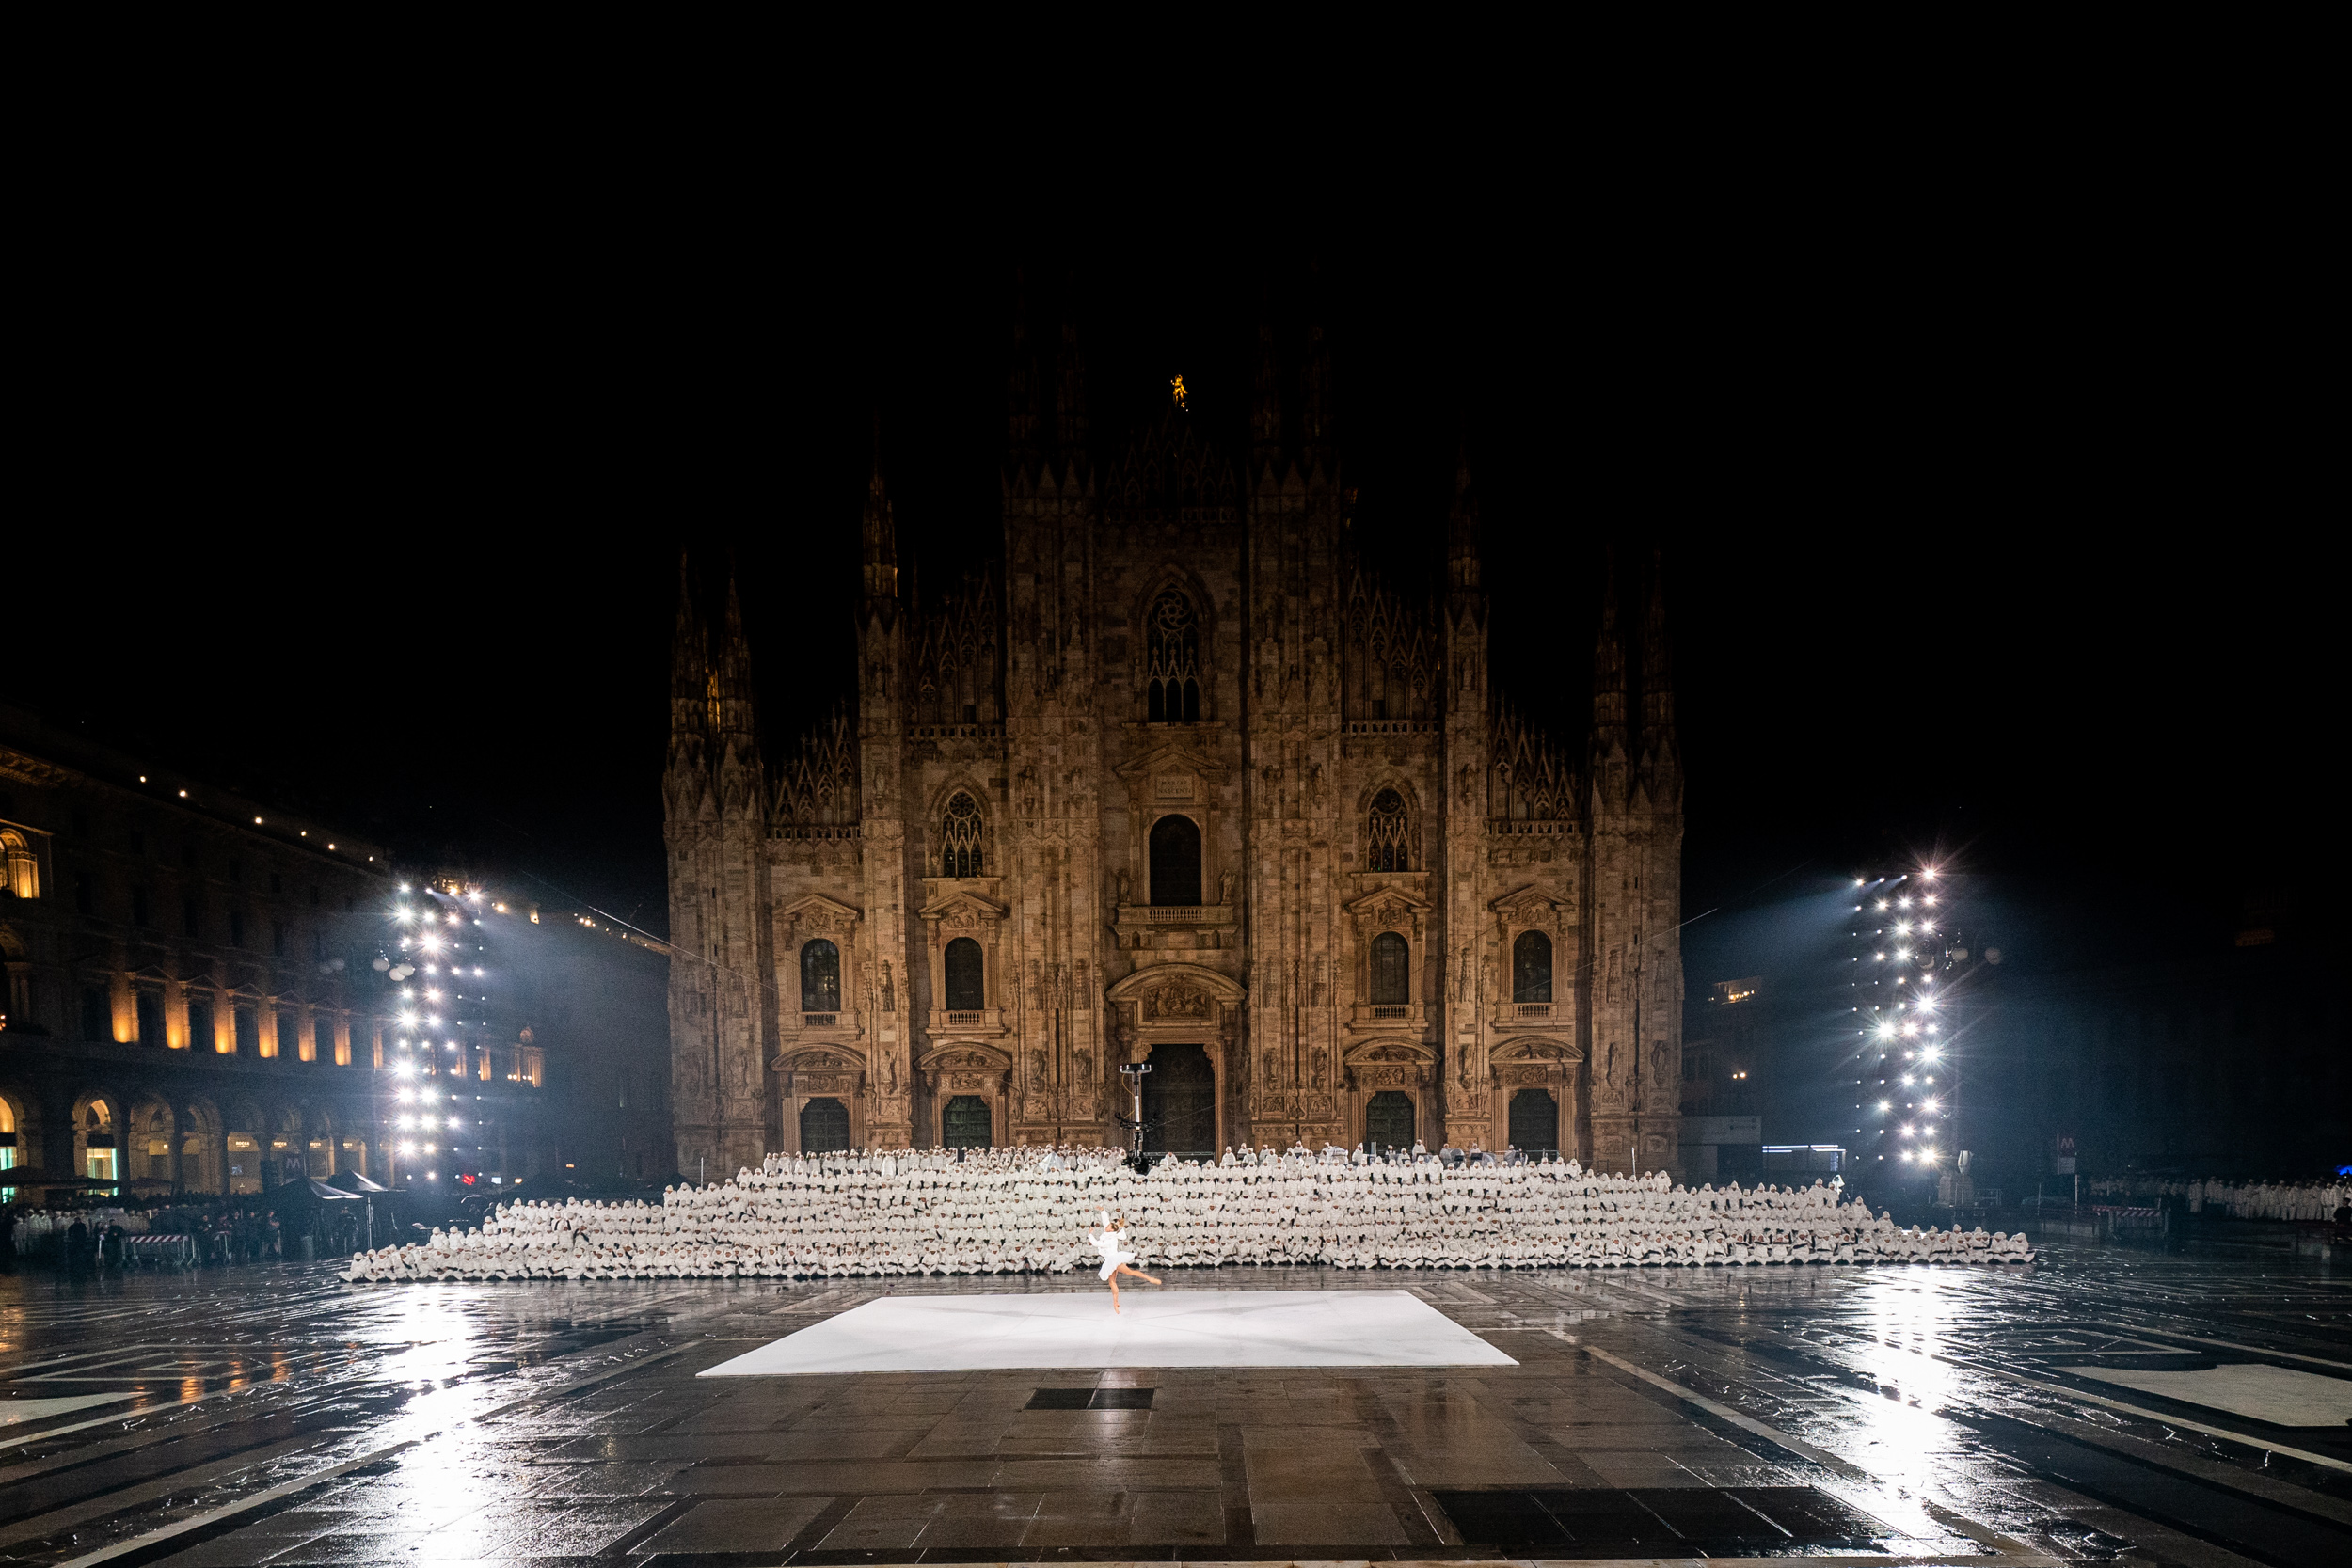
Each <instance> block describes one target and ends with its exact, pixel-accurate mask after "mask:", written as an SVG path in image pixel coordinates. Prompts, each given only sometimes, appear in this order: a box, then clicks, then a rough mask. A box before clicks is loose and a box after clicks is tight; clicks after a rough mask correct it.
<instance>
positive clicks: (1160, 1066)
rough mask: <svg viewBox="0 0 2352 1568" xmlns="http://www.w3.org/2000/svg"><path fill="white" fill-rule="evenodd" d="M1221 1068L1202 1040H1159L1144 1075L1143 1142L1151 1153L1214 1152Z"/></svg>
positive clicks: (1153, 1048)
mask: <svg viewBox="0 0 2352 1568" xmlns="http://www.w3.org/2000/svg"><path fill="white" fill-rule="evenodd" d="M1215 1144H1216V1069H1215V1068H1213V1067H1211V1066H1210V1065H1209V1053H1208V1052H1207V1051H1206V1050H1204V1049H1203V1048H1201V1047H1200V1046H1198V1045H1155V1046H1153V1047H1152V1070H1151V1071H1150V1072H1149V1073H1147V1074H1145V1076H1144V1080H1143V1147H1144V1150H1145V1152H1147V1153H1152V1154H1211V1153H1215V1152H1216V1149H1215V1148H1214V1147H1213V1146H1214V1145H1215Z"/></svg>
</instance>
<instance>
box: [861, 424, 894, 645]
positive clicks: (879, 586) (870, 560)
mask: <svg viewBox="0 0 2352 1568" xmlns="http://www.w3.org/2000/svg"><path fill="white" fill-rule="evenodd" d="M863 534H864V542H865V560H866V598H867V599H869V600H871V599H895V598H897V597H898V523H897V521H896V520H895V519H893V518H892V516H891V515H890V491H889V488H888V486H886V485H885V484H884V483H882V416H881V415H880V414H876V415H875V416H874V471H873V474H872V476H871V477H870V478H869V479H867V481H866V521H865V525H864V528H863Z"/></svg>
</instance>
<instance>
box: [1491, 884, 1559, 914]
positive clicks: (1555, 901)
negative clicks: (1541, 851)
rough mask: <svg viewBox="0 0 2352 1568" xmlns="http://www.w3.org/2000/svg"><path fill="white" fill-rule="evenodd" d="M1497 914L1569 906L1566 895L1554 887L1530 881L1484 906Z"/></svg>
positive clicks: (1548, 909) (1549, 909)
mask: <svg viewBox="0 0 2352 1568" xmlns="http://www.w3.org/2000/svg"><path fill="white" fill-rule="evenodd" d="M1486 907H1487V908H1488V909H1490V910H1492V911H1495V912H1496V913H1497V914H1525V913H1527V912H1528V911H1531V910H1536V911H1547V912H1548V911H1551V910H1555V909H1558V910H1565V909H1567V908H1569V907H1570V906H1569V903H1568V896H1567V895H1566V894H1565V893H1562V892H1560V891H1559V890H1558V889H1556V888H1549V887H1546V886H1544V885H1543V884H1542V883H1541V882H1531V883H1529V884H1528V885H1527V886H1525V887H1523V888H1519V889H1518V890H1517V891H1516V892H1512V893H1506V894H1504V895H1502V897H1500V898H1498V899H1496V900H1495V901H1494V902H1493V903H1491V904H1488V905H1487V906H1486Z"/></svg>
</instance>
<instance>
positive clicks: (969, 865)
mask: <svg viewBox="0 0 2352 1568" xmlns="http://www.w3.org/2000/svg"><path fill="white" fill-rule="evenodd" d="M980 826H981V823H980V808H979V806H978V805H977V804H976V803H975V802H974V801H973V799H972V797H971V796H969V795H967V794H965V793H964V792H963V791H961V790H958V791H957V792H956V793H955V796H954V798H953V799H951V800H948V802H947V815H946V816H945V817H943V818H941V820H940V824H939V874H940V875H941V876H943V877H983V876H986V875H987V873H986V872H985V871H983V870H981V869H980V866H981V860H980Z"/></svg>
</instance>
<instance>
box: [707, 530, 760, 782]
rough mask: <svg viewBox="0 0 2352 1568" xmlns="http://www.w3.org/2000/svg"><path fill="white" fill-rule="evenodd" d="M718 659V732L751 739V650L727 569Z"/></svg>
mask: <svg viewBox="0 0 2352 1568" xmlns="http://www.w3.org/2000/svg"><path fill="white" fill-rule="evenodd" d="M718 656H719V657H718V659H717V661H716V664H715V666H714V673H716V675H717V676H718V680H717V683H716V684H717V689H718V695H717V701H716V703H715V705H714V707H715V714H714V717H715V720H716V721H717V725H718V732H719V734H720V735H721V736H724V737H726V738H728V739H731V740H732V739H744V740H748V739H750V738H751V736H752V734H753V728H752V649H751V643H750V641H748V640H747V639H746V638H745V637H744V635H743V606H742V604H741V601H739V599H738V598H737V597H736V594H735V568H734V566H733V564H732V563H730V564H729V565H728V568H727V602H726V610H725V611H724V619H723V620H722V621H721V622H720V625H719V647H718Z"/></svg>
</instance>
